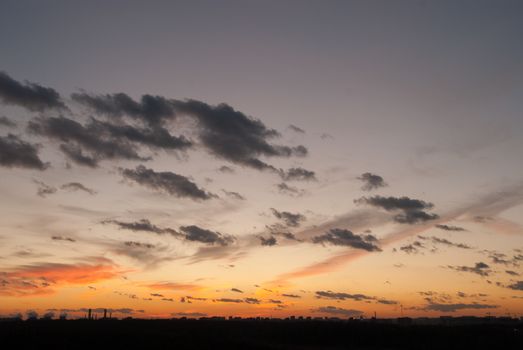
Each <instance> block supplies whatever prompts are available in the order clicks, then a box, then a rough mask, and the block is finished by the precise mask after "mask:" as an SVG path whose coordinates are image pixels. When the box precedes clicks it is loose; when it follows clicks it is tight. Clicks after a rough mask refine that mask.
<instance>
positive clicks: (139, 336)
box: [0, 319, 523, 350]
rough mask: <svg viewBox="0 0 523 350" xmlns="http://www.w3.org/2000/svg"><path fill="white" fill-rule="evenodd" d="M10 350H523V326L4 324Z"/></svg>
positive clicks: (1, 337)
mask: <svg viewBox="0 0 523 350" xmlns="http://www.w3.org/2000/svg"><path fill="white" fill-rule="evenodd" d="M0 341H1V344H2V348H3V349H216V350H219V349H227V350H229V349H461V350H464V349H518V350H521V349H523V323H522V322H521V321H519V322H511V323H505V324H503V323H499V324H495V323H483V324H474V325H471V324H469V325H444V324H441V325H400V324H390V323H381V322H350V321H317V320H311V321H298V320H138V319H130V320H98V321H90V320H70V321H66V320H47V321H45V320H39V321H25V322H24V321H16V322H0Z"/></svg>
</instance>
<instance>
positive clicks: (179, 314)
mask: <svg viewBox="0 0 523 350" xmlns="http://www.w3.org/2000/svg"><path fill="white" fill-rule="evenodd" d="M171 316H175V317H206V316H208V315H207V314H205V313H202V312H174V313H172V314H171Z"/></svg>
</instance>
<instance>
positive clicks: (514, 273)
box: [505, 270, 519, 276]
mask: <svg viewBox="0 0 523 350" xmlns="http://www.w3.org/2000/svg"><path fill="white" fill-rule="evenodd" d="M505 273H506V274H507V275H511V276H519V273H517V272H516V271H512V270H505Z"/></svg>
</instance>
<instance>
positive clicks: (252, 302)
mask: <svg viewBox="0 0 523 350" xmlns="http://www.w3.org/2000/svg"><path fill="white" fill-rule="evenodd" d="M243 300H244V301H245V302H246V303H247V304H259V303H261V300H260V299H256V298H245V299H243Z"/></svg>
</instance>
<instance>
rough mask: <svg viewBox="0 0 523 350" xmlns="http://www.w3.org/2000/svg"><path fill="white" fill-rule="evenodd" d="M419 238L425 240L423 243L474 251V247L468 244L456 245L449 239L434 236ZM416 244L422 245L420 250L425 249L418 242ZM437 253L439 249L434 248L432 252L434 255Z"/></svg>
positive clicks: (419, 246)
mask: <svg viewBox="0 0 523 350" xmlns="http://www.w3.org/2000/svg"><path fill="white" fill-rule="evenodd" d="M418 238H419V239H421V240H423V241H425V242H431V243H433V244H434V245H445V246H447V247H454V248H461V249H472V247H471V246H469V245H467V244H464V243H454V242H451V241H449V240H448V239H445V238H439V237H434V236H432V237H426V236H421V235H419V236H418ZM414 243H419V244H420V245H418V246H417V247H418V248H425V247H424V246H423V245H421V243H420V242H418V241H416V242H414ZM436 251H437V248H436V247H435V246H434V247H433V248H432V249H431V252H433V253H434V252H436Z"/></svg>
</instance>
